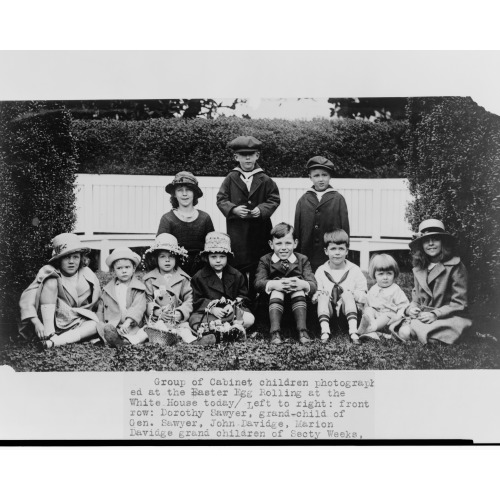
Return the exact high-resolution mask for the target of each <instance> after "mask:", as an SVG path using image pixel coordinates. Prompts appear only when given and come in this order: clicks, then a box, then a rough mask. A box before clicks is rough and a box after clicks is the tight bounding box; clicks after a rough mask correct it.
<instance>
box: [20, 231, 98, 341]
mask: <svg viewBox="0 0 500 500" xmlns="http://www.w3.org/2000/svg"><path fill="white" fill-rule="evenodd" d="M88 252H90V249H89V248H85V247H84V246H83V245H82V243H81V241H80V238H79V237H78V236H77V235H76V234H71V233H62V234H59V235H57V236H56V237H55V238H54V239H53V240H52V257H51V258H50V259H49V262H48V265H45V266H43V267H42V268H41V269H40V271H39V272H38V274H37V276H36V279H35V281H33V283H32V284H31V285H30V286H29V287H28V288H27V289H26V290H25V291H24V292H23V293H22V295H21V300H20V303H19V306H20V309H21V329H20V334H21V335H23V336H24V337H25V338H29V337H30V335H29V328H28V327H29V326H31V325H32V327H33V328H34V331H35V333H36V335H37V338H38V340H39V341H40V342H41V346H42V347H44V348H50V347H54V346H60V345H65V344H71V343H74V342H80V341H81V340H85V339H89V338H90V337H92V336H94V335H96V333H97V323H98V322H99V319H98V318H97V316H96V314H95V312H94V310H95V309H97V303H98V300H99V297H100V295H101V287H100V285H99V280H98V279H97V277H96V275H95V274H94V273H93V272H92V271H91V270H90V269H89V268H88V267H86V266H87V264H88V258H87V257H86V254H87V253H88ZM39 315H40V317H41V321H40V317H39Z"/></svg>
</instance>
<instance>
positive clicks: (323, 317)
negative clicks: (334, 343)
mask: <svg viewBox="0 0 500 500" xmlns="http://www.w3.org/2000/svg"><path fill="white" fill-rule="evenodd" d="M318 320H319V324H320V326H321V333H328V334H330V317H329V316H328V314H320V315H319V316H318Z"/></svg>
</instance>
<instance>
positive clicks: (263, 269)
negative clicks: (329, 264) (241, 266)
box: [255, 252, 317, 295]
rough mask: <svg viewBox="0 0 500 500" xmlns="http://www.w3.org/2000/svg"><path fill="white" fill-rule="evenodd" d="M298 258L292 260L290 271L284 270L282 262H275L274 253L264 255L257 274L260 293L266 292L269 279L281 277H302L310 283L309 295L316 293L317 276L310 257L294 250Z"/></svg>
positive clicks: (256, 282) (257, 288) (257, 286)
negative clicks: (313, 270) (273, 259)
mask: <svg viewBox="0 0 500 500" xmlns="http://www.w3.org/2000/svg"><path fill="white" fill-rule="evenodd" d="M294 254H295V256H296V257H297V260H296V261H295V262H290V267H289V269H288V271H286V272H284V271H283V268H282V267H281V263H280V262H273V261H272V260H271V259H272V256H273V255H274V254H273V253H269V254H267V255H264V257H262V258H261V259H260V261H259V266H258V267H257V274H256V275H255V288H256V290H257V291H258V292H260V293H265V290H266V285H267V283H268V281H270V280H274V279H281V278H294V277H295V278H301V279H303V280H305V281H307V282H308V283H309V286H310V290H309V295H313V294H314V293H316V289H317V284H316V278H315V277H314V274H313V272H312V269H311V264H310V262H309V259H308V258H307V257H306V256H305V255H302V254H300V253H297V252H294Z"/></svg>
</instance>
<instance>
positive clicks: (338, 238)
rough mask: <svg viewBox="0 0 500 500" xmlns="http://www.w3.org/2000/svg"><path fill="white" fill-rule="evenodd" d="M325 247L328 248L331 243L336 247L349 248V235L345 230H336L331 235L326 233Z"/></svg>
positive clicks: (324, 238)
mask: <svg viewBox="0 0 500 500" xmlns="http://www.w3.org/2000/svg"><path fill="white" fill-rule="evenodd" d="M323 241H324V247H325V248H328V245H329V244H330V243H335V244H336V245H345V246H346V247H347V248H349V235H348V234H347V233H346V232H345V231H344V230H343V229H338V228H337V229H334V230H333V231H330V232H329V233H325V234H324V236H323Z"/></svg>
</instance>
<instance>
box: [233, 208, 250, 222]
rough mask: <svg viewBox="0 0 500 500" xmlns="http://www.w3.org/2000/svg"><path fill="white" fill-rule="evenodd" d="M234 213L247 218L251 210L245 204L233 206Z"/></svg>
mask: <svg viewBox="0 0 500 500" xmlns="http://www.w3.org/2000/svg"><path fill="white" fill-rule="evenodd" d="M233 213H234V214H235V215H237V216H238V217H241V218H242V219H246V218H247V217H249V215H250V210H248V208H247V207H246V206H245V205H239V206H237V207H234V208H233Z"/></svg>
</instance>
